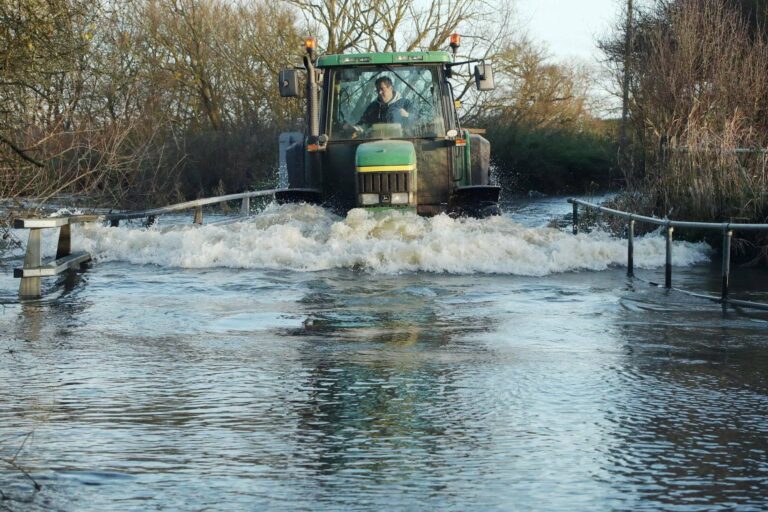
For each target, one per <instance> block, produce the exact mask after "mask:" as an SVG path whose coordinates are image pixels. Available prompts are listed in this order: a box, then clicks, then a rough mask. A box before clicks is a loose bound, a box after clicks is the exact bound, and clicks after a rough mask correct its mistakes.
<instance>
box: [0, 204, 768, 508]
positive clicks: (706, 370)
mask: <svg viewBox="0 0 768 512" xmlns="http://www.w3.org/2000/svg"><path fill="white" fill-rule="evenodd" d="M569 211H570V205H568V204H567V203H565V200H564V199H563V198H552V199H548V198H545V199H540V200H536V201H532V202H529V203H519V204H517V205H516V206H515V207H514V208H512V209H510V211H508V212H507V213H505V215H504V216H503V217H501V218H495V219H486V220H483V221H476V220H452V219H449V218H446V217H438V218H434V219H420V218H417V217H412V216H408V215H396V214H395V215H393V214H379V215H377V216H373V215H369V214H366V213H365V212H362V211H353V212H352V213H351V214H350V215H349V216H348V217H347V218H339V217H335V216H333V215H331V214H330V213H328V212H326V211H324V210H320V209H318V208H313V207H308V206H302V207H297V206H282V207H276V206H270V207H268V208H267V209H266V210H265V211H264V212H262V213H260V214H258V215H254V216H252V217H251V218H249V219H248V220H246V221H242V222H235V223H231V224H226V225H218V226H217V225H205V226H202V227H201V226H192V225H190V224H189V222H190V220H191V219H190V218H181V217H173V218H168V219H165V218H161V219H160V222H159V223H158V224H157V225H155V226H152V227H150V228H144V227H142V226H140V225H139V224H133V225H128V224H127V225H124V226H121V227H119V228H107V227H104V226H100V225H94V226H86V227H82V228H80V229H76V230H75V232H74V235H73V245H74V249H76V250H77V249H87V250H89V251H91V252H92V254H93V255H94V256H95V262H94V264H93V265H92V267H91V268H90V269H89V270H87V271H86V272H85V273H83V274H79V275H78V276H77V277H76V278H75V279H73V280H70V281H69V282H67V283H63V284H61V285H56V283H55V279H52V278H49V279H47V280H44V298H43V299H42V300H36V301H25V302H23V303H20V302H19V301H18V299H17V298H16V291H17V287H18V280H15V279H13V278H12V268H13V267H15V266H20V258H21V253H20V252H19V251H16V252H13V253H11V254H6V257H5V258H4V259H3V261H2V268H1V269H0V271H1V272H0V298H1V299H2V302H3V305H2V309H1V310H0V314H1V316H0V492H2V494H1V495H0V510H5V509H9V510H65V511H91V510H93V511H104V510H161V509H162V510H261V509H268V510H555V511H558V510H563V511H565V510H568V511H573V510H580V511H586V510H596V511H597V510H600V511H602V510H633V511H634V510H675V511H698V510H765V509H766V508H768V492H766V489H768V336H767V335H768V312H759V311H749V310H738V309H729V310H727V311H723V310H722V309H721V307H720V306H719V305H718V304H715V303H711V302H708V301H706V300H703V299H700V298H695V297H691V296H689V295H685V294H683V293H680V292H676V291H671V292H667V291H665V290H663V289H660V288H657V287H653V286H650V285H649V284H648V283H647V281H656V282H659V281H663V267H662V265H663V262H664V241H663V239H662V238H661V237H660V236H659V235H653V234H651V235H647V236H645V237H642V238H641V239H639V240H637V241H636V256H635V261H636V265H638V269H637V275H638V277H639V278H638V279H634V280H632V279H629V278H627V277H626V267H625V266H624V265H625V258H626V253H625V242H624V241H622V240H614V239H612V238H611V237H610V236H609V235H607V234H604V233H599V232H595V233H588V234H579V235H578V236H573V235H572V234H570V232H569V229H568V227H567V226H565V225H563V224H562V222H560V221H562V220H563V219H564V216H565V215H566V214H567V213H568V212H569ZM553 220H554V221H555V222H551V221H553ZM558 223H560V225H561V227H557V226H556V227H548V225H557V224H558ZM54 244H55V241H54V240H53V239H49V240H47V242H46V252H47V253H51V252H53V251H55V249H54ZM673 253H674V264H675V267H674V285H675V286H678V287H681V288H687V289H692V290H696V291H705V292H709V293H712V294H717V293H719V284H720V276H719V263H718V261H717V256H716V255H714V254H712V252H711V251H710V250H709V248H708V247H707V246H705V245H702V244H698V245H697V244H685V243H682V242H676V243H675V246H674V251H673ZM733 281H734V290H733V295H734V296H736V297H738V298H745V299H748V300H761V301H764V302H768V275H766V271H765V270H761V269H737V270H736V274H735V275H734V278H733ZM25 473H26V475H28V476H29V477H28V476H26V475H25ZM30 477H31V478H30ZM32 479H34V481H36V482H37V483H38V484H39V485H40V489H39V490H36V489H35V486H34V484H33V482H32Z"/></svg>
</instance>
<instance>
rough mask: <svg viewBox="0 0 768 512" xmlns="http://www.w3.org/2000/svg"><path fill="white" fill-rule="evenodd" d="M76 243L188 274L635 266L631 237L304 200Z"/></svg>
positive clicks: (655, 241)
mask: <svg viewBox="0 0 768 512" xmlns="http://www.w3.org/2000/svg"><path fill="white" fill-rule="evenodd" d="M161 219H162V218H161ZM73 244H74V246H75V247H74V249H79V250H87V251H89V252H91V254H92V255H93V256H94V259H95V260H96V261H117V260H120V261H127V262H130V263H136V264H155V265H160V266H172V267H182V268H206V267H227V268H245V269H251V268H267V269H290V270H297V271H318V270H325V269H332V268H349V269H358V270H363V271H368V272H372V273H385V274H395V273H401V272H417V271H424V272H439V273H457V274H473V273H500V274H515V275H526V276H543V275H547V274H552V273H559V272H569V271H577V270H596V271H597V270H604V269H606V268H608V267H610V266H621V265H625V264H626V241H625V240H621V239H617V238H613V237H611V236H610V235H609V234H607V233H604V232H593V233H586V234H579V235H575V236H574V235H572V234H571V233H569V232H565V231H563V230H560V229H556V228H549V227H537V228H531V227H525V226H522V225H521V224H519V223H517V222H515V221H514V220H513V219H512V218H509V217H505V216H499V217H491V218H487V219H469V218H460V219H453V218H450V217H448V216H446V215H438V216H436V217H431V218H425V217H419V216H417V215H415V214H413V213H409V212H397V211H383V212H372V211H369V210H363V209H355V210H351V211H350V212H349V213H348V215H347V216H346V217H338V216H336V215H334V214H332V213H331V212H329V211H328V210H326V209H323V208H320V207H317V206H311V205H296V204H293V205H270V206H268V207H267V208H266V209H265V210H264V211H262V212H261V213H259V214H258V215H254V216H252V217H249V218H247V219H244V220H242V221H237V222H231V223H227V224H208V225H202V226H199V225H192V224H186V225H179V224H176V225H163V224H156V225H155V226H153V227H151V228H136V227H131V226H121V227H118V228H111V227H106V226H103V225H99V224H88V225H81V226H77V229H76V234H75V235H74V236H73ZM710 252H711V249H710V247H709V246H708V245H707V244H705V243H689V242H682V241H680V242H674V247H673V264H674V265H677V266H687V265H693V264H696V263H699V262H703V261H707V260H708V259H709V254H710ZM664 261H665V241H664V239H663V237H661V236H660V235H653V234H652V235H646V236H645V237H638V238H637V239H636V241H635V265H636V266H637V267H639V268H653V267H659V266H662V265H663V264H664Z"/></svg>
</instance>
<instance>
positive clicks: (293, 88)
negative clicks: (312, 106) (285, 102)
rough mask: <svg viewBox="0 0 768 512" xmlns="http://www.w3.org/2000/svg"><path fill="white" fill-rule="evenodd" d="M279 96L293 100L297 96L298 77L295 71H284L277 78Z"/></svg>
mask: <svg viewBox="0 0 768 512" xmlns="http://www.w3.org/2000/svg"><path fill="white" fill-rule="evenodd" d="M278 82H279V86H280V96H282V97H283V98H293V97H296V96H298V95H299V77H298V76H297V74H296V70H295V69H284V70H282V71H280V75H279V76H278Z"/></svg>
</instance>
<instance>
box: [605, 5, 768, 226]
mask: <svg viewBox="0 0 768 512" xmlns="http://www.w3.org/2000/svg"><path fill="white" fill-rule="evenodd" d="M740 4H741V3H740V2H724V1H718V0H678V1H675V2H659V3H657V4H656V5H655V6H654V7H653V8H652V9H650V10H648V11H643V12H639V13H637V14H636V21H635V23H634V26H633V34H632V43H631V48H632V52H631V57H630V61H629V63H628V65H629V72H630V84H631V95H630V97H631V102H630V105H629V107H630V114H631V115H630V121H631V127H632V130H633V132H634V151H633V156H634V163H633V165H631V166H629V167H628V168H626V169H625V172H626V176H627V181H628V183H629V185H630V188H631V189H634V190H640V191H642V192H643V196H644V197H645V199H644V200H643V201H644V202H646V203H647V204H649V205H650V206H651V209H652V210H653V211H652V212H649V213H655V214H658V215H669V216H670V217H673V218H682V219H690V220H714V221H720V220H728V219H739V220H741V221H743V220H745V219H749V220H751V221H756V222H766V221H767V220H768V196H766V194H765V192H764V191H765V189H766V188H765V187H766V179H767V176H766V156H767V155H766V152H765V148H766V147H768V116H766V107H768V74H766V70H767V69H768V43H767V42H766V39H765V36H764V33H763V32H762V31H761V30H755V27H756V25H750V24H749V18H748V17H745V16H744V15H743V14H744V13H743V11H742V10H741V8H740ZM750 4H755V3H754V2H750ZM755 5H756V4H755ZM758 28H759V27H758ZM623 38H624V34H622V35H621V36H620V37H616V39H614V40H611V41H608V42H606V43H604V47H605V49H606V51H607V53H608V55H609V57H610V58H611V59H612V61H613V63H614V64H616V69H617V70H622V68H623V59H624V56H623V48H622V41H623ZM635 197H640V196H635ZM649 198H650V200H649Z"/></svg>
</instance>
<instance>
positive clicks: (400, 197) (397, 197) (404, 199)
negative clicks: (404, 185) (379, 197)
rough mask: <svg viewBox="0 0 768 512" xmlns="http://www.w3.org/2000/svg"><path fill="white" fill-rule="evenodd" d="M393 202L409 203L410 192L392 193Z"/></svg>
mask: <svg viewBox="0 0 768 512" xmlns="http://www.w3.org/2000/svg"><path fill="white" fill-rule="evenodd" d="M392 204H408V192H395V193H394V194H392Z"/></svg>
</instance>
